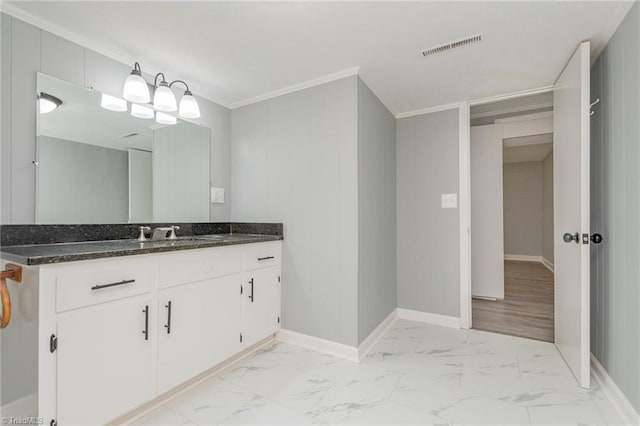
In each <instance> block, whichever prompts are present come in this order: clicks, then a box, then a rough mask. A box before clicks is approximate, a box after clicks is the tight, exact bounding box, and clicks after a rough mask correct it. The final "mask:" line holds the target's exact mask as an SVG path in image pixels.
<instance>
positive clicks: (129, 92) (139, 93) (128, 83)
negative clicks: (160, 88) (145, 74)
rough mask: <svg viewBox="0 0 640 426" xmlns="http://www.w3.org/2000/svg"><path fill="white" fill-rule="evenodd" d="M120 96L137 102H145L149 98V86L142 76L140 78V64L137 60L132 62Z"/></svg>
mask: <svg viewBox="0 0 640 426" xmlns="http://www.w3.org/2000/svg"><path fill="white" fill-rule="evenodd" d="M122 97H123V98H125V99H126V100H128V101H130V102H138V103H141V104H146V103H147V102H149V101H150V100H151V97H150V96H149V87H148V86H147V82H146V81H145V80H144V78H142V70H141V69H140V64H139V63H137V62H136V63H135V64H134V66H133V70H131V74H129V77H127V79H126V80H125V81H124V88H123V89H122Z"/></svg>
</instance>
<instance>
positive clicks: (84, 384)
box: [57, 297, 154, 424]
mask: <svg viewBox="0 0 640 426" xmlns="http://www.w3.org/2000/svg"><path fill="white" fill-rule="evenodd" d="M152 309H153V307H152V306H151V303H150V299H149V298H148V297H136V298H130V299H123V300H119V301H116V302H109V303H104V304H101V305H96V306H92V307H88V308H84V309H78V310H75V311H70V312H67V313H65V314H62V315H60V316H59V317H58V349H57V357H58V359H57V362H58V366H57V375H58V378H57V383H58V389H57V394H58V396H57V398H58V404H57V405H58V412H57V421H58V424H104V423H106V422H108V421H110V420H112V419H114V418H116V417H117V416H119V415H121V414H122V413H124V412H126V411H128V410H131V409H133V408H135V407H136V406H138V405H140V404H141V403H143V402H145V401H147V400H149V399H151V398H152V397H153V373H154V372H153V368H152V364H151V361H152V340H151V339H153V338H154V336H153V335H152V334H150V332H151V331H152V328H151V324H152V318H151V315H152V313H153V312H152ZM145 331H146V332H147V333H146V334H145Z"/></svg>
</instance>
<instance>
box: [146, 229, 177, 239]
mask: <svg viewBox="0 0 640 426" xmlns="http://www.w3.org/2000/svg"><path fill="white" fill-rule="evenodd" d="M178 229H180V227H179V226H160V227H158V228H154V229H153V233H152V234H151V239H152V240H175V239H177V238H178V237H176V231H177V230H178Z"/></svg>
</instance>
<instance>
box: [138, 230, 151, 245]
mask: <svg viewBox="0 0 640 426" xmlns="http://www.w3.org/2000/svg"><path fill="white" fill-rule="evenodd" d="M138 230H139V231H140V234H139V235H138V241H140V242H142V241H147V240H148V238H147V236H146V235H145V232H151V228H150V227H149V226H140V227H139V228H138Z"/></svg>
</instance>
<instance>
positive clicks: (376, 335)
mask: <svg viewBox="0 0 640 426" xmlns="http://www.w3.org/2000/svg"><path fill="white" fill-rule="evenodd" d="M396 319H398V310H397V309H394V310H393V311H392V312H391V313H390V314H389V315H388V316H387V317H386V318H385V319H384V320H383V321H382V322H381V323H380V324H378V326H377V327H376V328H375V330H373V331H372V332H371V333H370V334H369V335H368V336H367V338H366V339H364V340H363V341H362V343H360V345H359V346H358V360H359V361H362V359H363V358H364V357H365V356H367V354H369V352H370V351H371V348H373V347H374V346H375V344H376V343H378V340H380V338H381V337H382V336H383V335H384V333H386V332H387V330H388V329H389V327H391V326H392V325H393V323H394V322H395V321H396Z"/></svg>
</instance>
